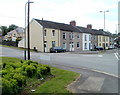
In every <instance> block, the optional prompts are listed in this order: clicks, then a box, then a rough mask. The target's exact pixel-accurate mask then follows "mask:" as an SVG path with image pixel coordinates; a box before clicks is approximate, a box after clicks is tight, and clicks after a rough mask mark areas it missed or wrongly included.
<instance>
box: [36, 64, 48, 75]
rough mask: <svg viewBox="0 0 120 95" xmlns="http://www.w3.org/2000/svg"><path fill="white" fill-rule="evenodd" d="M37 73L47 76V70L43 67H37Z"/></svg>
mask: <svg viewBox="0 0 120 95" xmlns="http://www.w3.org/2000/svg"><path fill="white" fill-rule="evenodd" d="M37 73H38V74H41V75H46V74H47V68H46V67H44V66H41V67H38V68H37Z"/></svg>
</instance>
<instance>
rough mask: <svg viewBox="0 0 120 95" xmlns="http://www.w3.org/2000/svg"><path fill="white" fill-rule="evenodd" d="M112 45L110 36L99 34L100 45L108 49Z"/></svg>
mask: <svg viewBox="0 0 120 95" xmlns="http://www.w3.org/2000/svg"><path fill="white" fill-rule="evenodd" d="M109 45H110V37H109V36H104V35H98V46H101V47H103V48H104V49H108V47H109Z"/></svg>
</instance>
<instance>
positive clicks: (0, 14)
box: [0, 0, 120, 33]
mask: <svg viewBox="0 0 120 95" xmlns="http://www.w3.org/2000/svg"><path fill="white" fill-rule="evenodd" d="M30 1H31V2H34V3H31V4H30V20H31V19H33V18H37V19H42V18H43V19H44V20H49V21H54V22H60V23H66V24H69V22H70V21H71V20H75V21H76V25H77V26H82V27H86V25H87V24H92V28H93V29H103V28H104V14H103V13H100V11H107V10H109V12H105V22H106V23H105V26H106V31H109V32H111V33H116V30H117V27H118V1H120V0H30ZM26 2H28V0H1V1H0V25H1V26H9V25H11V24H15V25H17V26H19V27H24V26H25V4H26Z"/></svg>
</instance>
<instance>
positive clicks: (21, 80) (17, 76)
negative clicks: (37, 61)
mask: <svg viewBox="0 0 120 95" xmlns="http://www.w3.org/2000/svg"><path fill="white" fill-rule="evenodd" d="M13 79H16V80H17V82H18V86H19V87H22V86H23V85H25V84H26V77H25V76H24V75H22V74H21V73H15V74H14V76H13Z"/></svg>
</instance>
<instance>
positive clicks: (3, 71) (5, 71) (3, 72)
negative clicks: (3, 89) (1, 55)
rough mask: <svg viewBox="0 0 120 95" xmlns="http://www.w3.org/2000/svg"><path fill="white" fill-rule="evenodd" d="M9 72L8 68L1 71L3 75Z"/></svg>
mask: <svg viewBox="0 0 120 95" xmlns="http://www.w3.org/2000/svg"><path fill="white" fill-rule="evenodd" d="M7 72H8V71H7V70H2V71H0V73H1V74H2V76H3V75H5V74H7Z"/></svg>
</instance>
